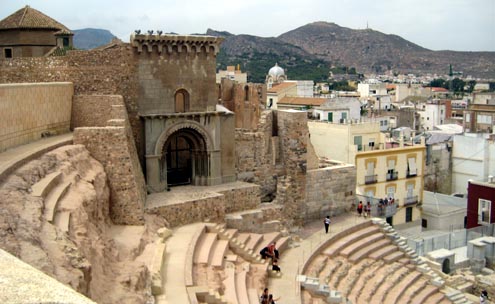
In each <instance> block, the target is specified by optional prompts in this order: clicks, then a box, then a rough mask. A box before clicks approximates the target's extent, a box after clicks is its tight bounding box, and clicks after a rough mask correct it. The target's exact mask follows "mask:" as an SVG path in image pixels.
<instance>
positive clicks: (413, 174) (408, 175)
mask: <svg viewBox="0 0 495 304" xmlns="http://www.w3.org/2000/svg"><path fill="white" fill-rule="evenodd" d="M416 176H418V174H417V172H414V173H412V172H409V170H407V173H406V177H407V178H410V177H416Z"/></svg>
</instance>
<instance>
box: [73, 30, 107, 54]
mask: <svg viewBox="0 0 495 304" xmlns="http://www.w3.org/2000/svg"><path fill="white" fill-rule="evenodd" d="M73 32H74V47H75V48H77V49H83V50H89V49H94V48H97V47H99V46H102V45H105V44H108V43H110V41H112V39H113V38H116V37H115V36H114V35H113V34H112V33H110V31H108V30H102V29H92V28H86V29H80V30H74V31H73Z"/></svg>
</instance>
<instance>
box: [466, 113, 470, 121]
mask: <svg viewBox="0 0 495 304" xmlns="http://www.w3.org/2000/svg"><path fill="white" fill-rule="evenodd" d="M466 122H471V114H470V113H467V114H466Z"/></svg>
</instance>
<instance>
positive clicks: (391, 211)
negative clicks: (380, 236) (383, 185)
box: [371, 200, 399, 217]
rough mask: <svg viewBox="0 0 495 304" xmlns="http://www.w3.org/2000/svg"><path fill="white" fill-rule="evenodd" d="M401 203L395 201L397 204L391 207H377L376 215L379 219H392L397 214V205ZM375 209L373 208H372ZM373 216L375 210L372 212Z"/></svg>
mask: <svg viewBox="0 0 495 304" xmlns="http://www.w3.org/2000/svg"><path fill="white" fill-rule="evenodd" d="M398 204H399V203H398V202H397V200H395V203H393V204H391V205H380V204H378V205H376V206H375V207H376V215H375V216H378V217H391V216H394V215H395V214H396V213H397V205H398ZM372 209H373V208H372ZM371 216H373V210H372V212H371Z"/></svg>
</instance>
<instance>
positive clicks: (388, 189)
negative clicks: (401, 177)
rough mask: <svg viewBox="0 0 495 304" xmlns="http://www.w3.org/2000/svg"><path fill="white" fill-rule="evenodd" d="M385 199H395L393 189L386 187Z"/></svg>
mask: <svg viewBox="0 0 495 304" xmlns="http://www.w3.org/2000/svg"><path fill="white" fill-rule="evenodd" d="M387 197H388V198H395V187H393V186H391V187H387Z"/></svg>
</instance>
